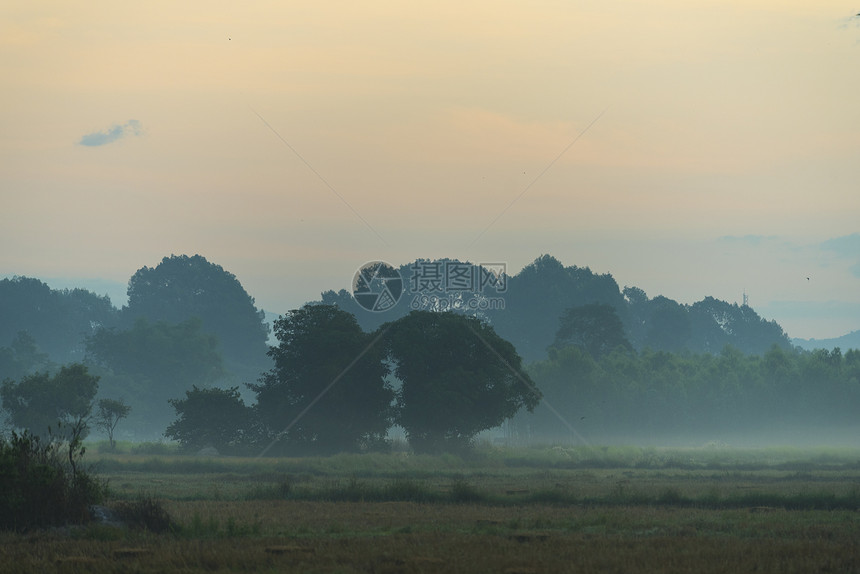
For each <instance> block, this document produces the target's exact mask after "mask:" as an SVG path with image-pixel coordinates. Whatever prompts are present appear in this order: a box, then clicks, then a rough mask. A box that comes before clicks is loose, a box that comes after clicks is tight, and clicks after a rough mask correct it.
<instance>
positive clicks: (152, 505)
mask: <svg viewBox="0 0 860 574" xmlns="http://www.w3.org/2000/svg"><path fill="white" fill-rule="evenodd" d="M114 511H115V512H116V513H117V515H118V516H119V518H120V520H122V521H123V522H124V523H126V524H128V525H129V526H130V527H132V528H140V529H142V530H148V531H149V532H155V533H162V532H167V531H169V530H173V529H174V528H175V527H174V524H173V519H172V518H170V515H169V514H168V513H167V510H165V509H164V506H162V504H161V501H160V500H158V499H156V498H153V497H151V496H143V495H142V496H140V497H139V498H138V499H137V500H134V501H131V502H119V503H117V504H116V505H115V506H114Z"/></svg>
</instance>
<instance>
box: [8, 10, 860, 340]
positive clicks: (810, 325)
mask: <svg viewBox="0 0 860 574" xmlns="http://www.w3.org/2000/svg"><path fill="white" fill-rule="evenodd" d="M858 11H860V3H857V2H856V0H855V2H854V3H851V2H844V1H836V0H822V1H819V2H807V1H803V2H800V1H793V0H788V1H780V2H776V1H770V0H768V1H765V0H745V1H743V2H741V1H728V0H727V1H720V2H716V1H714V2H710V1H707V0H704V1H697V2H689V1H681V0H665V1H658V0H640V1H636V2H617V1H613V0H599V1H598V0H594V1H587V0H586V1H579V2H578V1H570V0H568V1H550V0H536V1H533V2H520V1H517V2H512V1H503V0H502V1H500V0H494V1H493V2H485V1H480V0H479V1H475V2H467V3H464V2H451V1H448V0H439V1H436V2H433V3H405V2H380V1H375V0H369V1H367V2H360V3H358V2H318V3H308V2H301V3H300V2H292V1H286V2H274V1H272V2H261V1H255V0H250V1H248V2H242V3H239V2H217V1H210V0H207V1H206V2H203V1H196V0H191V1H188V2H181V3H177V2H166V1H161V0H154V1H150V2H145V3H126V2H113V1H102V0H95V1H91V2H85V3H69V2H59V1H51V0H45V1H40V2H17V3H16V2H7V3H4V4H3V5H2V6H0V78H2V85H3V90H2V93H3V95H2V103H3V105H2V106H0V277H9V276H14V275H26V276H30V277H37V278H40V279H42V280H44V281H46V282H48V283H49V284H51V285H52V286H55V287H70V286H81V287H85V288H91V289H93V290H95V291H96V292H98V293H100V294H102V293H108V294H110V295H111V298H112V300H113V301H114V303H115V304H118V305H121V304H122V303H123V301H122V294H123V292H124V286H125V285H126V283H127V281H128V279H129V277H130V276H131V275H132V274H133V273H134V272H135V271H136V270H137V269H139V268H141V267H143V266H150V267H152V266H155V265H157V264H158V262H159V261H160V260H161V259H162V258H163V257H165V256H168V255H171V254H177V255H178V254H188V255H193V254H200V255H203V256H205V257H206V258H207V259H208V260H209V261H211V262H213V263H217V264H219V265H221V266H223V267H224V268H225V269H226V270H228V271H230V272H232V273H234V274H235V275H236V276H237V277H238V278H239V280H240V281H241V282H242V284H243V286H244V287H245V289H246V290H247V291H248V292H249V293H250V294H251V295H252V296H253V297H255V299H256V303H257V305H258V306H259V307H261V308H264V309H266V310H267V311H270V312H273V313H283V312H285V311H287V310H289V309H293V308H296V307H299V306H301V305H302V304H303V303H304V302H306V301H310V300H315V299H318V298H319V294H320V292H322V291H325V290H328V289H335V290H338V289H342V288H346V289H348V288H349V287H350V282H351V280H352V277H353V274H354V273H355V271H356V269H358V268H359V267H360V266H361V265H363V264H364V263H366V262H368V261H375V260H382V261H387V262H389V263H391V264H394V265H400V264H403V263H408V262H410V261H413V260H414V259H416V258H419V257H424V258H439V257H450V258H457V259H460V260H468V261H472V262H476V263H480V262H504V263H506V265H507V269H508V272H509V273H515V272H517V271H519V270H520V269H521V268H522V267H523V266H525V265H527V264H529V263H530V262H532V261H533V260H534V259H535V258H537V257H539V256H540V255H542V254H550V255H553V256H554V257H556V258H558V259H559V260H560V261H562V263H564V264H565V265H577V266H580V267H586V266H587V267H590V268H591V269H592V270H593V271H595V272H598V273H611V274H612V276H613V277H614V278H615V279H616V281H617V282H618V283H619V285H620V286H621V287H624V286H625V285H635V286H637V287H640V288H642V289H644V290H645V291H646V293H647V294H648V295H649V296H651V297H654V296H656V295H664V296H667V297H670V298H673V299H676V300H677V301H679V302H682V303H693V302H695V301H698V300H701V299H703V298H704V297H706V296H713V297H716V298H719V299H723V300H726V301H729V302H738V303H741V302H742V297H743V293H744V292H746V294H747V295H748V297H749V304H750V305H751V306H752V307H753V308H754V309H755V310H756V311H757V312H758V313H759V314H760V315H762V316H763V317H765V318H767V319H774V320H776V321H777V322H779V323H780V324H781V325H782V326H783V327H784V328H785V329H786V331H787V332H788V334H789V335H790V336H792V337H801V338H813V337H814V338H829V337H836V336H839V335H842V334H845V333H847V332H849V331H853V330H856V329H860V193H858V191H860V186H858V181H860V105H858V101H860V99H858V95H860V66H858V61H860V16H858Z"/></svg>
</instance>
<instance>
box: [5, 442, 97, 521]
mask: <svg viewBox="0 0 860 574" xmlns="http://www.w3.org/2000/svg"><path fill="white" fill-rule="evenodd" d="M66 448H67V449H68V452H63V451H64V450H65V449H66ZM83 454H84V448H83V447H82V446H81V442H80V438H79V435H76V434H73V438H72V440H71V441H70V442H69V443H61V442H58V441H50V442H46V443H43V442H42V440H41V439H40V438H39V437H38V436H35V435H32V434H30V433H28V432H26V431H25V432H24V433H23V434H20V435H19V434H17V433H12V438H11V440H6V439H5V438H0V529H4V530H18V531H20V530H28V529H31V528H41V527H47V526H59V525H62V524H81V523H84V522H87V521H88V520H89V519H90V512H89V507H90V505H92V504H96V503H98V502H100V501H101V499H102V497H103V496H104V493H105V489H106V487H105V484H104V483H103V482H101V481H99V480H98V479H96V478H94V477H92V476H90V475H89V474H88V473H87V472H86V471H85V470H84V469H81V468H78V463H79V462H80V458H81V457H82V456H83Z"/></svg>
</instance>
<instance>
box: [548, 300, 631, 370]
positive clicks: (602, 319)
mask: <svg viewBox="0 0 860 574" xmlns="http://www.w3.org/2000/svg"><path fill="white" fill-rule="evenodd" d="M565 345H576V346H578V347H580V348H582V349H584V350H585V351H587V352H588V353H589V354H590V355H591V356H592V357H594V358H595V359H599V358H601V357H603V356H604V355H608V354H609V353H610V352H612V351H614V350H615V349H617V348H619V347H620V348H622V349H624V350H626V351H632V350H633V347H632V346H631V345H630V341H628V340H627V337H626V336H625V335H624V325H623V324H622V323H621V319H619V318H618V315H617V314H616V312H615V308H614V307H612V306H611V305H604V304H602V303H591V304H590V305H582V306H581V307H574V308H572V309H568V310H567V311H565V313H564V315H562V316H561V319H560V320H559V328H558V332H557V333H556V335H555V346H556V347H563V346H565Z"/></svg>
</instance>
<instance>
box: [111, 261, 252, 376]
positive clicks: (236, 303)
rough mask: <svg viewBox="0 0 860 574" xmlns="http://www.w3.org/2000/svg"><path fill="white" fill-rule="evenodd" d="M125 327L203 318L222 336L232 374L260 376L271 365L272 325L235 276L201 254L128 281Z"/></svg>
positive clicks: (209, 329)
mask: <svg viewBox="0 0 860 574" xmlns="http://www.w3.org/2000/svg"><path fill="white" fill-rule="evenodd" d="M123 316H124V317H125V325H126V326H127V327H129V326H131V325H133V324H134V321H135V320H137V319H138V318H141V317H144V318H146V319H148V320H150V321H166V322H169V323H181V322H183V321H187V320H188V319H190V318H192V317H199V318H200V320H201V321H202V327H203V330H204V331H206V332H207V333H211V334H213V335H215V336H216V337H217V338H218V341H219V342H220V345H221V351H222V353H223V356H224V361H225V363H226V366H227V368H228V370H231V371H233V372H235V373H236V374H237V375H239V376H241V377H249V378H255V377H256V376H257V375H258V374H259V373H260V372H261V371H263V370H264V369H265V368H266V367H267V365H268V361H267V360H266V352H267V350H268V346H267V339H268V334H269V327H268V325H267V324H266V323H265V313H264V312H263V311H261V310H259V309H257V308H256V307H255V306H254V298H253V297H251V296H250V295H248V293H247V292H246V291H245V289H244V288H243V287H242V284H241V283H240V282H239V280H238V279H237V278H236V276H235V275H233V274H232V273H230V272H228V271H225V270H224V268H223V267H221V266H220V265H216V264H214V263H210V262H209V261H207V260H206V258H205V257H203V256H201V255H194V256H190V257H189V256H188V255H172V256H170V257H165V258H163V259H162V260H161V263H159V264H158V265H157V266H156V267H142V268H141V269H138V270H137V272H135V274H134V275H133V276H132V277H131V279H130V280H129V282H128V305H127V306H126V307H125V308H124V309H123Z"/></svg>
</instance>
